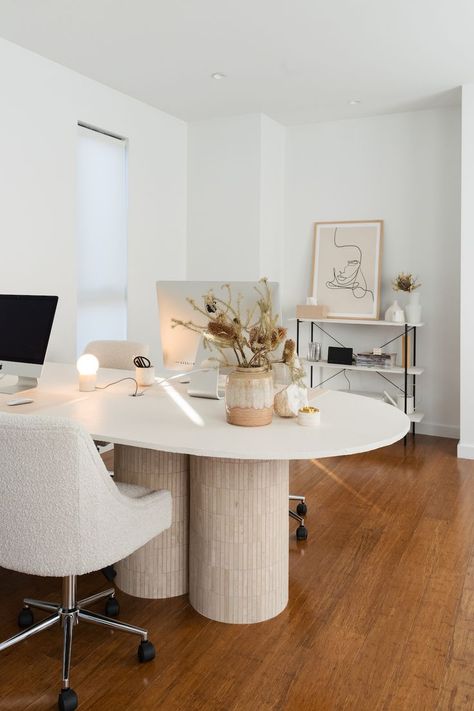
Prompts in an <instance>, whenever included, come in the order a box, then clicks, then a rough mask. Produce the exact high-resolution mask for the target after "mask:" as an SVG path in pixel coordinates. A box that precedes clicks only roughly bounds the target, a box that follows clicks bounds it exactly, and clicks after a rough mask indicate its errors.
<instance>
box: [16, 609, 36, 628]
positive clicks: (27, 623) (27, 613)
mask: <svg viewBox="0 0 474 711" xmlns="http://www.w3.org/2000/svg"><path fill="white" fill-rule="evenodd" d="M34 621H35V618H34V617H33V613H32V611H31V610H30V608H29V607H24V608H23V609H22V611H21V612H20V614H19V615H18V627H19V628H20V629H22V630H25V629H26V628H27V627H31V625H32V624H33V622H34Z"/></svg>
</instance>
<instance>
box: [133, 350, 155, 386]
mask: <svg viewBox="0 0 474 711" xmlns="http://www.w3.org/2000/svg"><path fill="white" fill-rule="evenodd" d="M133 363H134V365H135V379H136V381H137V384H138V385H140V387H147V386H148V385H153V384H154V382H155V368H154V366H153V365H152V364H151V361H150V359H149V358H147V357H146V356H136V357H135V358H134V359H133Z"/></svg>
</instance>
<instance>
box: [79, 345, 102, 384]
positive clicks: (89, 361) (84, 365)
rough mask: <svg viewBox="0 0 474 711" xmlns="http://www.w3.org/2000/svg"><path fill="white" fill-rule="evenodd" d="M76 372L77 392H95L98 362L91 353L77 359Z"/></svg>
mask: <svg viewBox="0 0 474 711" xmlns="http://www.w3.org/2000/svg"><path fill="white" fill-rule="evenodd" d="M76 367H77V370H78V372H79V390H80V391H81V392H85V393H88V392H91V391H92V390H95V384H96V380H97V371H98V369H99V361H98V360H97V358H96V357H95V355H92V353H84V355H81V357H80V358H78V359H77V363H76Z"/></svg>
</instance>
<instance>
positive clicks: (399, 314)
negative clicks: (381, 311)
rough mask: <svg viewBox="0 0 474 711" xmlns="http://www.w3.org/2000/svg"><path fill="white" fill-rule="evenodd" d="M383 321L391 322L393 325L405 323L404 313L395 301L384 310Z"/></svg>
mask: <svg viewBox="0 0 474 711" xmlns="http://www.w3.org/2000/svg"><path fill="white" fill-rule="evenodd" d="M385 320H386V321H393V322H394V323H405V313H404V311H403V309H402V307H401V306H400V304H399V303H398V301H397V300H396V299H395V301H394V302H393V304H391V305H390V306H389V307H388V309H387V310H386V312H385Z"/></svg>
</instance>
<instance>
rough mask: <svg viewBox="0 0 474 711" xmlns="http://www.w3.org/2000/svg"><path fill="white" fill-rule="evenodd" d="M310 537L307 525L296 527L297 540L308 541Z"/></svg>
mask: <svg viewBox="0 0 474 711" xmlns="http://www.w3.org/2000/svg"><path fill="white" fill-rule="evenodd" d="M307 538H308V529H307V528H306V527H305V526H298V528H297V529H296V540H297V541H306V539H307Z"/></svg>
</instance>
